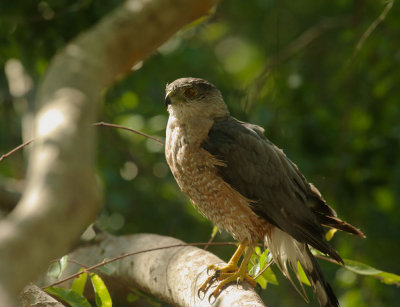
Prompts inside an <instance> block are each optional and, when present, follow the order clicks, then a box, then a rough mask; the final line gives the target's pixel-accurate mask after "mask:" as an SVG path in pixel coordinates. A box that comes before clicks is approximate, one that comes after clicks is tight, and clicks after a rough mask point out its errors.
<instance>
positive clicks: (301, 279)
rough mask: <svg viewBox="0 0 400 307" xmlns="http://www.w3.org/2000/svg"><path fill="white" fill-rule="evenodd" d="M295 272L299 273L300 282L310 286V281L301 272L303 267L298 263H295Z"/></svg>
mask: <svg viewBox="0 0 400 307" xmlns="http://www.w3.org/2000/svg"><path fill="white" fill-rule="evenodd" d="M297 270H298V271H299V275H300V281H301V282H302V283H303V284H305V285H307V286H311V284H310V281H309V280H308V278H307V276H306V273H305V272H304V270H303V267H302V266H301V264H300V262H298V261H297Z"/></svg>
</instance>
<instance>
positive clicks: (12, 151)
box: [0, 139, 35, 162]
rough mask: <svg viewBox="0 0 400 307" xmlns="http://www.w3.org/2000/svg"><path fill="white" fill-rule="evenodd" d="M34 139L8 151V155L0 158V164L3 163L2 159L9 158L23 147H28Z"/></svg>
mask: <svg viewBox="0 0 400 307" xmlns="http://www.w3.org/2000/svg"><path fill="white" fill-rule="evenodd" d="M34 140H35V139H31V140H29V141H26V142H25V143H23V144H21V145H19V146H17V147H15V148H14V149H13V150H11V151H9V152H8V153H6V154H4V155H2V156H1V157H0V162H1V161H3V160H4V159H6V158H8V157H9V156H11V155H12V154H14V153H15V152H17V151H18V150H20V149H21V148H24V147H25V146H27V145H29V144H30V143H32V142H33V141H34Z"/></svg>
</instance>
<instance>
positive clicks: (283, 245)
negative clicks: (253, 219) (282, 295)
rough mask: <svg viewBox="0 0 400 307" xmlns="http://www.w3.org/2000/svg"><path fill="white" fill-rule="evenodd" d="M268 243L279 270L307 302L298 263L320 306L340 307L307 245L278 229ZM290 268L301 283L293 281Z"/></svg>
mask: <svg viewBox="0 0 400 307" xmlns="http://www.w3.org/2000/svg"><path fill="white" fill-rule="evenodd" d="M266 242H267V245H268V248H269V251H270V252H271V254H272V257H273V258H274V261H275V263H276V264H277V266H278V267H279V269H280V270H281V271H282V273H283V274H284V275H285V276H286V278H288V279H289V280H290V282H291V283H292V285H293V286H294V287H295V288H296V290H297V291H298V292H299V294H300V295H301V296H302V297H303V298H304V299H305V300H306V301H308V299H307V295H306V293H305V290H304V288H303V284H302V283H301V281H300V275H299V272H298V269H297V262H299V263H300V264H301V266H302V268H303V270H304V272H305V274H306V276H307V278H308V280H309V281H310V283H311V286H312V288H313V291H314V293H315V295H316V296H317V299H318V301H319V304H320V305H321V306H322V307H338V306H339V302H338V300H337V298H336V296H335V294H334V293H333V290H332V288H331V286H330V285H329V283H328V282H327V281H326V280H325V277H324V275H323V273H322V270H321V268H320V266H319V264H318V262H317V261H316V259H315V258H314V256H313V255H312V254H311V252H310V250H309V248H308V246H307V244H304V243H300V242H298V241H297V240H296V239H294V238H293V237H291V236H290V235H289V234H287V233H285V232H283V231H282V230H280V229H279V228H276V227H274V228H273V229H272V231H271V234H270V236H267V237H266ZM289 268H290V269H291V271H292V272H293V273H294V275H295V276H296V277H297V279H298V281H299V282H298V283H297V282H294V281H293V279H292V276H291V274H290V272H289ZM299 285H300V289H299Z"/></svg>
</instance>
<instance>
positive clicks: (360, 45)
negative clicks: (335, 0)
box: [346, 0, 394, 66]
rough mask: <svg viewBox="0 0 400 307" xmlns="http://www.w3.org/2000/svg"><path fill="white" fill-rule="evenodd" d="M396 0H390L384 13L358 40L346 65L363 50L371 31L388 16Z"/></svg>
mask: <svg viewBox="0 0 400 307" xmlns="http://www.w3.org/2000/svg"><path fill="white" fill-rule="evenodd" d="M393 2H394V0H389V1H388V2H387V4H386V6H385V8H384V9H383V11H382V13H381V14H380V15H379V16H378V17H377V18H376V19H375V20H374V21H373V22H372V23H371V24H370V26H369V27H368V29H367V30H365V32H364V33H363V35H362V36H361V38H360V40H359V41H358V43H357V45H356V48H355V49H354V52H353V54H352V55H351V57H350V59H348V60H347V63H346V66H347V65H349V64H350V62H351V61H352V60H353V59H354V58H355V57H356V55H357V53H358V52H359V51H360V50H361V48H362V46H363V45H364V43H365V41H366V40H367V38H368V37H369V36H370V35H371V33H372V32H373V31H374V30H375V29H376V27H377V26H378V25H379V24H380V23H381V22H382V21H383V20H385V18H386V15H387V14H388V13H389V11H390V10H391V9H392V7H393Z"/></svg>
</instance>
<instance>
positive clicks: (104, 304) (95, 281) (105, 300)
mask: <svg viewBox="0 0 400 307" xmlns="http://www.w3.org/2000/svg"><path fill="white" fill-rule="evenodd" d="M90 279H91V281H92V285H93V289H94V293H95V297H96V306H97V307H111V306H112V300H111V296H110V293H109V292H108V290H107V287H106V285H105V284H104V281H103V280H102V279H101V278H100V276H99V275H97V274H95V273H91V274H90Z"/></svg>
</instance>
